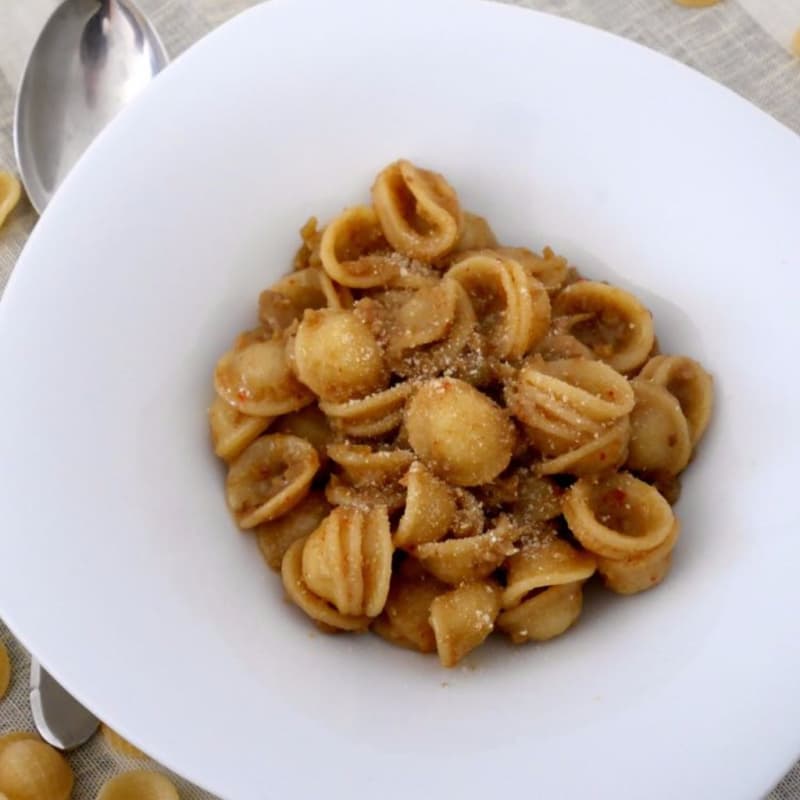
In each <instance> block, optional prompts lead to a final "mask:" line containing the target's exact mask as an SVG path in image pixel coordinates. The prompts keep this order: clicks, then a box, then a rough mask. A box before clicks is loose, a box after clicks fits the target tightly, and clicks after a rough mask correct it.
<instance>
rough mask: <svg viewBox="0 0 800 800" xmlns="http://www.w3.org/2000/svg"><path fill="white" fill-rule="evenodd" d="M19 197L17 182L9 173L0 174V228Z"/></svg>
mask: <svg viewBox="0 0 800 800" xmlns="http://www.w3.org/2000/svg"><path fill="white" fill-rule="evenodd" d="M21 195H22V187H21V186H20V183H19V181H18V180H17V179H16V178H15V177H14V176H13V175H12V174H11V173H10V172H0V228H2V227H3V224H4V223H5V221H6V219H8V215H9V214H10V213H11V212H12V211H13V210H14V209H15V208H16V206H17V203H19V198H20V196H21Z"/></svg>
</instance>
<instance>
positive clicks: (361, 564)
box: [302, 506, 392, 617]
mask: <svg viewBox="0 0 800 800" xmlns="http://www.w3.org/2000/svg"><path fill="white" fill-rule="evenodd" d="M302 572H303V581H304V582H305V585H306V586H307V587H308V589H309V590H310V591H311V592H313V593H314V594H316V595H317V596H318V597H321V598H323V599H325V600H327V601H328V602H329V603H331V604H332V605H333V606H334V607H335V608H336V609H337V610H338V611H339V612H340V613H341V614H344V615H346V616H351V617H355V616H361V615H366V616H368V617H376V616H378V614H380V613H381V611H382V610H383V607H384V605H385V604H386V597H387V595H388V593H389V580H390V577H391V572H392V538H391V534H390V531H389V516H388V514H387V510H386V508H385V507H384V506H378V507H376V508H373V509H371V510H370V511H364V510H362V509H357V508H353V507H345V506H342V507H339V508H335V509H334V510H333V511H332V512H331V513H330V514H329V515H328V516H327V517H326V518H325V519H324V520H323V521H322V523H321V524H320V526H319V527H318V528H317V529H316V530H315V531H314V532H313V533H312V534H311V535H310V536H309V537H308V539H306V540H305V544H304V546H303V554H302Z"/></svg>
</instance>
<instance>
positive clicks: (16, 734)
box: [0, 731, 41, 758]
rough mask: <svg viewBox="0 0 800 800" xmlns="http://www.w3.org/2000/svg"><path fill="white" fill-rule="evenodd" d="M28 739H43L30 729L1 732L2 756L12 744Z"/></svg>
mask: <svg viewBox="0 0 800 800" xmlns="http://www.w3.org/2000/svg"><path fill="white" fill-rule="evenodd" d="M27 741H34V742H40V741H41V739H40V738H39V737H38V736H37V735H36V734H35V733H31V732H30V731H11V733H3V734H0V758H2V756H3V750H5V749H6V747H8V746H9V745H10V744H13V743H14V742H27Z"/></svg>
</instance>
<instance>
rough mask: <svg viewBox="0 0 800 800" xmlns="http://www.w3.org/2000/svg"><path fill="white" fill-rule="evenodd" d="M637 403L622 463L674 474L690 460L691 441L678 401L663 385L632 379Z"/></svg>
mask: <svg viewBox="0 0 800 800" xmlns="http://www.w3.org/2000/svg"><path fill="white" fill-rule="evenodd" d="M631 386H632V387H633V391H634V394H635V395H636V405H635V406H634V408H633V411H632V412H631V437H630V443H629V445H628V460H627V461H626V462H625V466H626V467H627V468H628V469H631V470H634V471H635V472H644V473H649V474H653V475H677V474H678V473H679V472H681V471H682V470H683V469H684V468H685V467H686V465H687V464H688V463H689V456H691V454H692V442H691V438H690V436H689V426H688V425H687V423H686V417H685V416H684V415H683V411H681V407H680V405H679V403H678V401H677V400H676V399H675V398H674V397H673V396H672V394H670V392H668V391H667V390H666V389H665V388H664V387H663V386H660V385H659V384H657V383H650V381H646V380H642V379H641V378H637V379H636V380H633V381H631Z"/></svg>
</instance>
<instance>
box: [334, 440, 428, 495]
mask: <svg viewBox="0 0 800 800" xmlns="http://www.w3.org/2000/svg"><path fill="white" fill-rule="evenodd" d="M328 455H329V456H330V458H331V460H333V461H334V462H335V463H336V464H338V465H339V466H340V467H341V468H342V472H343V476H344V478H345V479H346V480H347V482H348V483H350V485H352V486H355V487H361V486H369V485H373V486H380V485H383V484H387V483H391V482H393V481H398V480H399V479H400V478H401V477H402V476H403V475H405V473H406V472H407V471H408V468H409V467H410V466H411V462H412V461H413V460H414V454H413V453H412V452H411V451H410V450H373V449H372V448H371V447H370V446H369V445H365V444H351V443H350V442H338V443H336V444H330V445H328Z"/></svg>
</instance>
